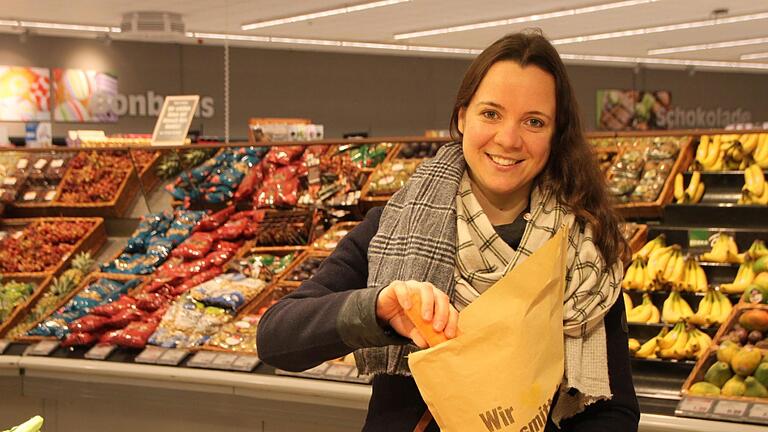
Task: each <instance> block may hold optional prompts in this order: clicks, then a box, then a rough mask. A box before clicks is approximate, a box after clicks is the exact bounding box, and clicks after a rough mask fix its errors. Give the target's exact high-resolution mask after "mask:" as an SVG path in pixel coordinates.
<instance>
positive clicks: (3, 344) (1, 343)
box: [0, 339, 11, 354]
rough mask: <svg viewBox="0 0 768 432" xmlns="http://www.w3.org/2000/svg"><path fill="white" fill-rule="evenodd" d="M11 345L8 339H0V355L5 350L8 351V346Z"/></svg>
mask: <svg viewBox="0 0 768 432" xmlns="http://www.w3.org/2000/svg"><path fill="white" fill-rule="evenodd" d="M10 344H11V341H9V340H8V339H0V354H2V353H4V352H5V350H7V349H8V345H10Z"/></svg>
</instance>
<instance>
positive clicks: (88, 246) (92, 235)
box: [0, 217, 107, 279]
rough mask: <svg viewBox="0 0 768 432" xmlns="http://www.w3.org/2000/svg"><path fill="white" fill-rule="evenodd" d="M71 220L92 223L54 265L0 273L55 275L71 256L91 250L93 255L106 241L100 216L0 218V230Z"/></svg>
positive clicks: (9, 276)
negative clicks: (41, 268)
mask: <svg viewBox="0 0 768 432" xmlns="http://www.w3.org/2000/svg"><path fill="white" fill-rule="evenodd" d="M73 221H90V222H91V223H92V226H91V228H90V229H89V230H88V232H87V233H86V234H85V235H84V236H83V237H82V238H81V239H80V240H78V242H77V243H75V244H74V245H73V247H72V249H71V250H70V252H69V253H68V254H65V255H63V256H62V257H61V260H60V261H59V263H58V264H56V265H55V266H54V267H50V268H48V269H46V271H42V272H12V273H0V275H1V276H2V277H3V278H6V279H14V278H23V277H46V276H49V275H53V276H57V275H58V274H59V273H61V272H63V271H64V268H65V267H66V266H67V265H68V264H69V261H70V260H71V258H73V257H74V256H75V255H77V254H78V253H80V252H86V251H87V252H91V254H92V255H95V254H96V252H97V251H98V250H99V249H101V247H102V246H103V245H104V243H105V242H106V241H107V231H106V228H105V227H104V219H102V218H96V217H94V218H82V217H43V218H20V219H0V231H6V230H20V229H23V228H24V227H25V226H27V225H29V224H33V223H38V222H73Z"/></svg>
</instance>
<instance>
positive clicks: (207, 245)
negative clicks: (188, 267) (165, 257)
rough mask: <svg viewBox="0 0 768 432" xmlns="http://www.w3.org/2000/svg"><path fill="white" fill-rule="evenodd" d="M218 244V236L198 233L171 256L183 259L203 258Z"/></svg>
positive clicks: (179, 246)
mask: <svg viewBox="0 0 768 432" xmlns="http://www.w3.org/2000/svg"><path fill="white" fill-rule="evenodd" d="M215 242H216V236H215V235H213V234H211V233H207V232H196V233H193V234H192V235H191V236H189V237H188V238H187V239H186V240H184V242H182V243H181V244H180V245H178V246H177V247H176V248H175V249H174V250H173V251H172V252H171V255H172V256H175V257H182V258H189V259H195V258H201V257H204V256H205V255H207V254H208V252H209V251H210V250H211V248H213V244H214V243H215Z"/></svg>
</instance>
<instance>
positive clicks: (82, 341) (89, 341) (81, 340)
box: [61, 332, 99, 348]
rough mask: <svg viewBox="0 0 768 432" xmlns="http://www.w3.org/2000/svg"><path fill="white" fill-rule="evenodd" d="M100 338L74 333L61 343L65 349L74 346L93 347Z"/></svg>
mask: <svg viewBox="0 0 768 432" xmlns="http://www.w3.org/2000/svg"><path fill="white" fill-rule="evenodd" d="M98 338H99V337H98V336H97V335H95V334H93V333H86V332H73V333H70V334H68V335H67V337H65V338H64V340H62V341H61V346H62V347H64V348H69V347H73V346H88V345H93V344H94V343H95V342H96V341H97V340H98Z"/></svg>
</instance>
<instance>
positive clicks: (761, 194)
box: [737, 164, 768, 205]
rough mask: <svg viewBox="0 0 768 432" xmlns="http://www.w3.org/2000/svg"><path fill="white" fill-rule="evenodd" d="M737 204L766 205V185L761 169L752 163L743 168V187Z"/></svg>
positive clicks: (767, 194)
mask: <svg viewBox="0 0 768 432" xmlns="http://www.w3.org/2000/svg"><path fill="white" fill-rule="evenodd" d="M737 204H760V205H768V185H766V184H765V175H763V169H762V168H760V166H759V165H758V164H752V165H750V166H748V167H747V168H746V169H745V170H744V187H742V188H741V197H740V198H739V200H738V201H737Z"/></svg>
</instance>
